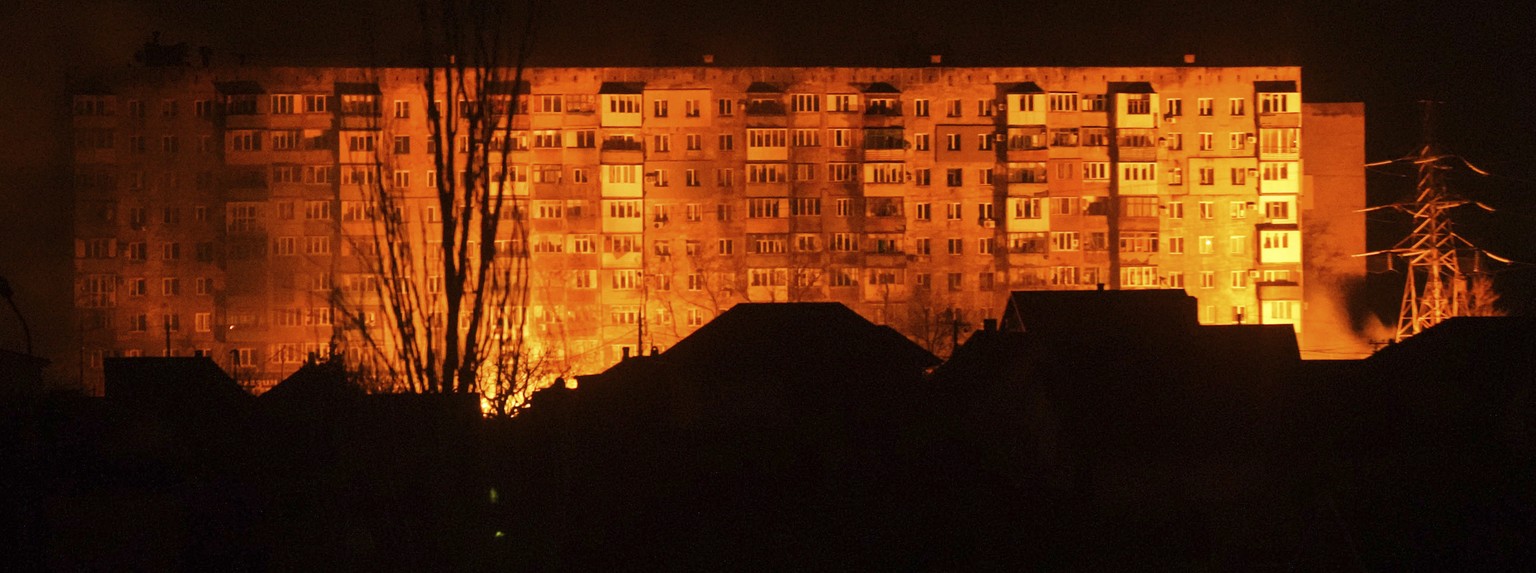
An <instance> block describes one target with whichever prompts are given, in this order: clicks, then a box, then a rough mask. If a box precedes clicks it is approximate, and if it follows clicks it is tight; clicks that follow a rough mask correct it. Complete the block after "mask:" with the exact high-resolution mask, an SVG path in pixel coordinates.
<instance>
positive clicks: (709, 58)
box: [704, 54, 715, 65]
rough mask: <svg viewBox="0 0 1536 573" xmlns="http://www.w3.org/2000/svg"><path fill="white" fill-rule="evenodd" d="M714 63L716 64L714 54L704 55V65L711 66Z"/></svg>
mask: <svg viewBox="0 0 1536 573" xmlns="http://www.w3.org/2000/svg"><path fill="white" fill-rule="evenodd" d="M713 63H715V55H714V54H704V64H705V65H709V64H713Z"/></svg>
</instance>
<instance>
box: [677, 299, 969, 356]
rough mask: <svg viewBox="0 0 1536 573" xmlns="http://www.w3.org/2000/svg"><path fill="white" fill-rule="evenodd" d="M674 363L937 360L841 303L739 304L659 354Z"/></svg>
mask: <svg viewBox="0 0 1536 573" xmlns="http://www.w3.org/2000/svg"><path fill="white" fill-rule="evenodd" d="M661 358H662V359H663V360H664V361H665V362H666V363H668V364H672V365H689V366H693V367H699V366H714V367H719V368H726V369H741V368H770V369H782V368H786V367H792V366H794V365H801V366H806V367H814V368H837V369H841V368H843V367H846V366H847V365H850V364H852V365H857V367H864V366H881V365H883V366H889V367H906V368H912V369H914V370H921V369H923V368H926V367H929V366H932V365H934V364H937V363H938V362H939V360H938V358H937V357H935V356H934V355H933V354H931V353H929V352H928V351H926V350H923V349H922V347H920V346H918V345H917V344H915V343H913V342H912V341H910V340H907V339H906V337H903V336H901V335H900V334H898V333H896V331H894V330H891V329H890V328H887V327H884V326H880V325H876V324H874V323H871V322H869V321H868V320H865V319H864V317H862V316H859V314H858V313H856V312H854V311H852V310H850V309H849V308H848V307H846V306H843V305H842V304H839V303H833V302H825V303H743V304H738V305H736V306H734V307H731V309H730V310H728V311H726V312H724V313H722V314H721V315H720V316H719V317H717V318H715V319H714V320H712V321H710V322H709V323H708V324H705V325H704V326H703V327H701V328H699V329H698V330H697V331H694V333H693V334H691V335H689V336H688V337H687V338H684V339H683V340H681V341H678V343H677V345H676V346H673V347H672V348H671V349H668V350H667V351H666V352H663V353H662V354H661Z"/></svg>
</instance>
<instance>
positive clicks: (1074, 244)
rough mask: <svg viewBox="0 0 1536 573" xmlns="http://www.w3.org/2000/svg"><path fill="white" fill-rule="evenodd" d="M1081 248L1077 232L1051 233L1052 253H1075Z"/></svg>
mask: <svg viewBox="0 0 1536 573" xmlns="http://www.w3.org/2000/svg"><path fill="white" fill-rule="evenodd" d="M1080 247H1081V239H1080V237H1079V236H1078V233H1077V231H1052V232H1051V250H1052V251H1076V250H1078V249H1079V248H1080Z"/></svg>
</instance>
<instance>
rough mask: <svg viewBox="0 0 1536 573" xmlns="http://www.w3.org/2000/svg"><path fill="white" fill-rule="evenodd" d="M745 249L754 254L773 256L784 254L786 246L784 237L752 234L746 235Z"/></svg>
mask: <svg viewBox="0 0 1536 573" xmlns="http://www.w3.org/2000/svg"><path fill="white" fill-rule="evenodd" d="M747 248H748V249H750V250H751V252H752V253H754V254H759V255H774V254H779V253H783V252H785V250H786V248H787V245H786V244H785V236H784V235H764V234H752V235H747Z"/></svg>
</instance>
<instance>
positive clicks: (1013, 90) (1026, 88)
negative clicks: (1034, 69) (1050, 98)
mask: <svg viewBox="0 0 1536 573" xmlns="http://www.w3.org/2000/svg"><path fill="white" fill-rule="evenodd" d="M1004 93H1010V94H1043V93H1045V90H1043V89H1040V84H1037V83H1035V82H1019V83H1016V84H1013V86H1011V87H1009V88H1008V91H1007V92H1004Z"/></svg>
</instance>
